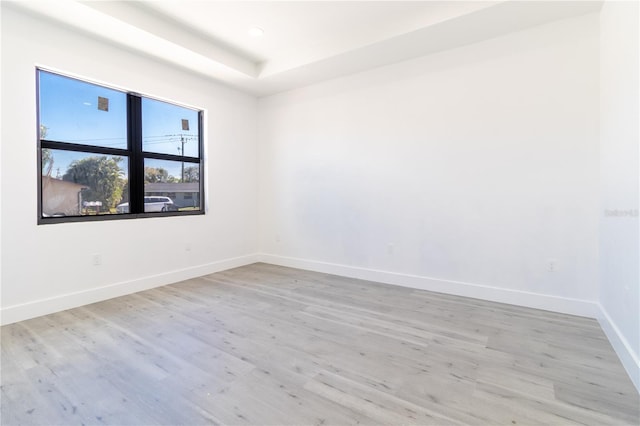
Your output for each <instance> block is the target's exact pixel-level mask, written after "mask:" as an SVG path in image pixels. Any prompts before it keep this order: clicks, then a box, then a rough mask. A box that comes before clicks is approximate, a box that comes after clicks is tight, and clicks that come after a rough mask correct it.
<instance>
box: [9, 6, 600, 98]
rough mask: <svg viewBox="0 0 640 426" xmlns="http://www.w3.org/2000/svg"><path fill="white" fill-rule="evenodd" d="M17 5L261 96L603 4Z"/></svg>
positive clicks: (582, 12) (528, 25)
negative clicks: (257, 32) (253, 31)
mask: <svg viewBox="0 0 640 426" xmlns="http://www.w3.org/2000/svg"><path fill="white" fill-rule="evenodd" d="M5 4H7V3H6V2H5ZM11 5H12V6H14V7H17V8H21V9H23V10H26V11H28V12H30V13H36V14H38V15H41V16H44V17H46V18H48V19H53V20H55V21H58V22H60V23H63V24H65V25H68V26H71V27H73V28H75V29H78V30H80V31H84V32H87V33H90V34H93V35H94V36H97V37H100V38H103V39H106V40H108V41H110V42H112V43H116V44H118V45H121V46H124V47H126V48H128V49H133V50H135V51H137V52H140V53H143V54H146V55H149V56H152V57H155V58H158V59H161V60H162V61H166V62H170V63H173V64H174V65H178V66H180V67H183V68H187V69H189V70H191V71H194V72H196V73H198V74H201V75H204V76H206V77H208V78H211V79H213V80H216V81H219V82H223V83H225V84H228V85H231V86H234V87H236V88H238V89H241V90H243V91H246V92H249V93H252V94H254V95H257V96H264V95H269V94H273V93H277V92H280V91H284V90H289V89H292V88H295V87H300V86H304V85H307V84H311V83H314V82H318V81H322V80H325V79H329V78H333V77H338V76H341V75H347V74H351V73H355V72H359V71H363V70H366V69H370V68H374V67H379V66H382V65H387V64H391V63H394V62H398V61H402V60H407V59H411V58H414V57H418V56H423V55H427V54H430V53H433V52H437V51H441V50H445V49H451V48H455V47H459V46H463V45H466V44H470V43H474V42H478V41H481V40H485V39H488V38H492V37H496V36H499V35H502V34H505V33H508V32H512V31H518V30H521V29H524V28H528V27H531V26H534V25H539V24H543V23H546V22H551V21H554V20H558V19H563V18H567V17H571V16H578V15H582V14H585V13H589V12H595V11H598V10H599V9H600V7H601V5H602V1H515V0H509V1H196V0H180V1H178V0H154V1H73V0H53V1H52V0H49V1H21V2H15V3H11ZM252 27H259V28H262V29H263V30H264V36H263V37H251V36H250V35H249V34H248V31H249V29H250V28H252Z"/></svg>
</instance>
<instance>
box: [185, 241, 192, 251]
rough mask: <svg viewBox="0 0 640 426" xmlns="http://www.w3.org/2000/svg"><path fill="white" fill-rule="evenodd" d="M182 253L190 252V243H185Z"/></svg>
mask: <svg viewBox="0 0 640 426" xmlns="http://www.w3.org/2000/svg"><path fill="white" fill-rule="evenodd" d="M184 251H191V243H186V244H185V245H184Z"/></svg>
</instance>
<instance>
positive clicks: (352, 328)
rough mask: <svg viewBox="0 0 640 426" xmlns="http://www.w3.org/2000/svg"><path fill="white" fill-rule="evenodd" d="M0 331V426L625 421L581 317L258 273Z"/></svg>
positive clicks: (612, 369)
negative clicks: (0, 363)
mask: <svg viewBox="0 0 640 426" xmlns="http://www.w3.org/2000/svg"><path fill="white" fill-rule="evenodd" d="M1 332H2V335H1V338H2V358H1V361H2V399H1V407H0V408H1V413H2V414H1V416H2V417H1V422H2V425H17V424H23V425H28V424H40V425H56V424H60V425H63V424H64V425H67V424H86V425H89V424H110V425H152V424H167V425H169V424H171V425H199V424H250V425H275V424H296V425H307V424H308V425H311V424H314V425H323V424H324V425H349V424H371V425H373V424H389V425H400V424H425V425H431V424H433V425H448V424H487V425H494V424H496V425H497V424H503V425H525V424H553V425H570V424H592V425H605V424H615V425H619V424H635V425H637V424H638V423H639V408H638V407H639V396H638V394H637V392H636V391H635V389H634V387H633V385H632V384H631V381H630V380H629V378H628V377H627V375H626V374H625V372H624V370H623V367H622V366H621V364H620V362H619V361H618V359H617V358H616V355H615V353H614V352H613V349H612V348H611V346H610V344H609V343H608V342H607V339H606V338H605V336H604V334H603V332H602V330H601V329H600V327H599V326H598V324H597V322H596V321H595V320H591V319H586V318H580V317H573V316H568V315H562V314H557V313H552V312H546V311H540V310H535V309H527V308H521V307H515V306H510V305H503V304H498V303H491V302H485V301H479V300H475V299H467V298H462V297H455V296H447V295H443V294H438V293H431V292H426V291H418V290H412V289H407V288H401V287H395V286H390V285H383V284H377V283H372V282H365V281H359V280H354V279H349V278H343V277H337V276H332V275H326V274H319V273H314V272H307V271H301V270H295V269H289V268H283V267H278V266H272V265H266V264H254V265H250V266H246V267H242V268H237V269H233V270H229V271H226V272H221V273H217V274H213V275H208V276H205V277H202V278H197V279H192V280H188V281H185V282H181V283H178V284H174V285H170V286H166V287H161V288H157V289H153V290H149V291H145V292H141V293H137V294H133V295H130V296H125V297H120V298H117V299H112V300H108V301H105V302H101V303H96V304H92V305H88V306H84V307H81V308H77V309H72V310H69V311H65V312H60V313H56V314H52V315H47V316H45V317H40V318H36V319H32V320H29V321H23V322H20V323H16V324H12V325H8V326H4V327H2V329H1Z"/></svg>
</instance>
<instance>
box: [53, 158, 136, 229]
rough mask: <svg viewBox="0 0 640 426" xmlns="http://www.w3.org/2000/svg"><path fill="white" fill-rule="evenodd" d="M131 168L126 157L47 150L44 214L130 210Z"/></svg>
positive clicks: (122, 211) (110, 212)
mask: <svg viewBox="0 0 640 426" xmlns="http://www.w3.org/2000/svg"><path fill="white" fill-rule="evenodd" d="M128 168H129V160H128V158H126V157H115V156H112V155H100V154H90V153H84V152H73V151H64V150H57V149H43V150H42V216H43V217H49V216H84V215H96V214H114V213H128V205H129V204H128V203H127V201H128V199H129V186H128V184H127V181H128V177H127V170H128ZM122 203H125V205H126V211H125V209H123V204H122Z"/></svg>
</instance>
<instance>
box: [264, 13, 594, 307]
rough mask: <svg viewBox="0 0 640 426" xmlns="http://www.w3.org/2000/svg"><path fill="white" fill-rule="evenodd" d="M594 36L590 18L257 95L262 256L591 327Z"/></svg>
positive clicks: (537, 28)
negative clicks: (586, 320)
mask: <svg viewBox="0 0 640 426" xmlns="http://www.w3.org/2000/svg"><path fill="white" fill-rule="evenodd" d="M598 40H599V39H598V15H597V14H591V15H586V16H583V17H579V18H573V19H570V20H564V21H559V22H556V23H551V24H547V25H544V26H540V27H536V28H533V29H529V30H526V31H522V32H518V33H513V34H510V35H507V36H504V37H500V38H496V39H492V40H489V41H486V42H482V43H477V44H474V45H470V46H466V47H463V48H459V49H455V50H450V51H446V52H443V53H438V54H435V55H431V56H427V57H423V58H419V59H416V60H411V61H407V62H403V63H399V64H395V65H391V66H387V67H383V68H378V69H375V70H372V71H368V72H364V73H360V74H357V75H353V76H349V77H346V78H340V79H336V80H332V81H328V82H325V83H321V84H317V85H313V86H309V87H306V88H301V89H297V90H293V91H290V92H286V93H283V94H279V95H274V96H271V97H267V98H263V99H261V100H260V102H259V114H258V116H259V123H260V124H259V131H258V134H259V165H260V171H259V179H260V187H259V194H260V203H259V204H260V208H261V212H260V220H261V223H260V227H259V228H260V230H261V235H260V244H261V250H262V252H263V253H265V256H264V259H265V260H267V261H270V262H274V263H280V264H285V265H291V266H300V267H305V268H309V269H316V270H321V271H327V272H335V273H340V274H343V275H350V276H356V277H362V278H370V279H377V280H381V281H386V282H391V283H396V284H404V285H410V286H415V287H420V288H427V289H433V290H438V291H445V292H448V293H455V294H463V295H468V296H474V297H482V298H486V299H491V300H499V301H504V302H510V303H518V304H522V305H528V306H535V307H540V308H545V309H551V310H557V311H563V312H571V313H577V314H583V315H591V316H594V315H595V314H596V309H597V308H596V305H595V301H596V299H597V297H598V279H597V277H598V269H597V250H598V234H597V232H598V210H599V200H598V191H597V187H598V114H599V109H598V96H599V92H598V84H599V67H598V43H599V41H598ZM550 259H552V260H554V261H556V262H557V268H558V270H557V271H556V272H549V271H548V262H549V260H550Z"/></svg>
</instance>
